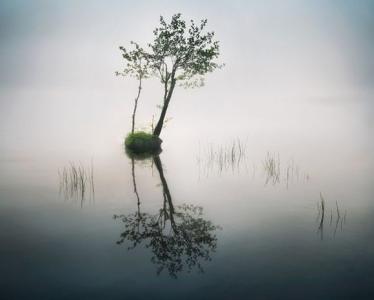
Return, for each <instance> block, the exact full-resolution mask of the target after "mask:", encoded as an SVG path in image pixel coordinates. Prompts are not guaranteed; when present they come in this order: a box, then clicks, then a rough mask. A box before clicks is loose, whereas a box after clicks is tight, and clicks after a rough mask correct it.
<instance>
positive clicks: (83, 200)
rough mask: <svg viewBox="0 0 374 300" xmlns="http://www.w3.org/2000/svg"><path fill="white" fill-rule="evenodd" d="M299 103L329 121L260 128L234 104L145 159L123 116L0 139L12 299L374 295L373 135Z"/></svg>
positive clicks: (5, 263) (6, 285)
mask: <svg viewBox="0 0 374 300" xmlns="http://www.w3.org/2000/svg"><path fill="white" fill-rule="evenodd" d="M299 105H300V107H304V108H308V109H314V111H315V112H316V113H317V116H318V115H319V116H320V115H321V114H322V115H323V114H324V113H326V111H329V112H331V111H335V112H336V113H337V115H336V118H335V119H334V122H335V124H333V125H331V121H329V122H327V121H326V122H325V123H324V124H323V126H322V125H321V128H324V129H323V130H322V129H321V130H319V129H318V127H317V123H319V122H320V119H318V118H316V119H315V125H316V127H315V128H316V129H315V130H316V131H317V134H316V133H315V132H314V131H313V130H311V128H310V127H309V126H311V124H308V125H307V126H306V125H305V124H303V123H300V126H299V128H297V130H295V128H293V127H286V129H284V128H283V129H279V128H282V125H285V124H286V123H283V124H282V123H281V122H280V123H279V127H278V126H277V127H274V128H273V130H270V129H269V130H263V131H261V130H257V129H252V128H253V127H254V126H252V125H251V126H250V125H248V127H245V126H243V124H244V123H245V122H249V124H250V122H251V121H250V120H248V119H247V117H246V114H245V113H238V114H237V122H238V123H239V124H240V126H238V127H234V126H233V125H231V127H227V130H226V131H223V132H220V133H216V134H211V135H209V132H213V131H210V129H205V130H206V132H205V131H204V129H202V131H200V134H199V136H195V135H194V130H195V129H196V128H195V127H190V129H186V133H185V137H183V138H181V137H179V136H178V128H176V127H178V126H181V127H182V128H186V126H184V127H183V122H187V120H183V118H182V120H181V121H178V122H177V121H175V122H174V123H171V125H170V127H169V128H167V129H165V135H164V143H163V148H164V150H163V152H162V153H161V154H159V156H156V157H153V158H152V157H148V158H141V159H139V158H137V157H135V158H134V157H129V156H128V155H127V154H126V153H125V151H124V149H123V147H122V145H121V141H120V139H116V138H112V137H113V136H115V135H116V133H118V134H119V135H118V136H120V132H121V130H122V129H121V128H118V130H117V131H116V132H114V133H113V132H110V131H108V134H107V135H105V134H101V136H100V137H101V140H99V141H93V139H91V138H90V137H85V138H84V137H83V134H82V141H81V143H78V142H75V143H72V144H71V145H69V146H67V142H66V141H67V140H68V138H67V137H66V136H65V137H64V136H61V140H60V142H59V141H56V139H54V138H52V137H51V138H50V140H48V139H46V140H45V141H44V143H43V144H40V145H35V144H32V145H33V146H34V147H35V149H40V150H39V151H31V150H30V149H32V147H31V144H30V146H29V148H27V149H24V148H22V147H21V146H20V144H21V142H18V143H16V140H15V141H14V142H13V144H8V145H3V151H2V154H1V162H0V164H1V185H0V188H1V189H0V192H1V202H0V207H1V209H0V211H1V212H0V213H1V218H0V223H1V225H0V228H2V230H1V233H0V235H1V236H0V238H1V250H0V251H1V253H0V265H1V268H2V272H1V281H0V282H1V290H2V293H3V296H4V297H5V298H4V299H103V298H105V299H112V298H113V299H114V298H118V297H122V298H126V299H146V298H152V299H176V298H180V299H191V298H195V299H208V298H210V299H248V297H253V298H256V299H284V298H288V299H316V298H319V299H372V298H373V297H374V289H373V286H374V260H373V257H374V256H373V253H374V243H373V228H374V227H373V226H374V221H373V220H374V204H373V195H374V193H373V185H372V174H373V161H372V152H371V151H370V150H371V149H372V148H371V143H370V142H368V140H369V139H365V134H363V130H364V129H363V127H361V125H360V123H359V124H358V125H357V124H356V123H354V122H353V121H352V122H347V120H349V119H346V118H343V117H344V116H346V114H345V113H344V112H343V111H345V110H344V109H345V107H344V106H341V105H336V106H332V107H331V105H329V106H327V107H326V106H325V105H322V104H320V103H319V104H318V103H317V104H315V103H314V104H305V103H304V104H299ZM303 105H304V106H303ZM346 105H347V104H346ZM342 107H343V108H342ZM352 107H353V105H352V104H350V105H348V106H347V107H346V108H347V111H350V112H351V111H352ZM339 116H340V117H341V118H340V119H339ZM356 117H358V116H354V115H353V116H351V118H352V119H353V120H355V118H356ZM310 119H312V118H311V117H310ZM246 120H247V121H246ZM343 121H344V122H343ZM108 122H109V123H110V122H111V121H110V119H108ZM212 122H214V120H213V121H212ZM283 122H286V121H283ZM355 124H356V125H355ZM184 125H186V124H184ZM312 125H313V123H312ZM206 128H210V125H209V124H208V125H207V126H206ZM230 128H231V129H233V128H236V130H235V132H236V135H231V134H230ZM264 128H266V126H265V124H264ZM277 128H278V129H277ZM79 130H80V132H85V131H86V129H79ZM356 130H357V131H356ZM233 131H234V130H233ZM272 131H273V132H275V133H274V134H273V133H271V132H272ZM125 132H126V131H125ZM36 133H37V132H36ZM36 133H35V134H36ZM68 136H69V135H68ZM105 137H106V138H105ZM35 138H38V137H37V136H35ZM90 143H91V144H90ZM10 145H11V146H13V147H14V148H13V149H11V150H9V149H7V147H8V148H10ZM29 150H30V151H29ZM72 166H75V167H76V168H77V170H78V171H77V174H79V171H80V172H81V173H82V174H85V176H86V179H85V185H84V186H85V190H84V192H83V194H82V188H81V185H79V184H77V183H75V185H74V179H73V177H71V176H72V175H71V172H72V170H71V169H72ZM64 174H67V175H64ZM134 185H135V186H134ZM134 188H135V189H134ZM322 202H323V206H324V208H323V209H322V207H321V205H322Z"/></svg>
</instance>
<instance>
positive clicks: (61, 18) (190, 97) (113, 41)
mask: <svg viewBox="0 0 374 300" xmlns="http://www.w3.org/2000/svg"><path fill="white" fill-rule="evenodd" d="M176 12H181V13H182V14H183V16H184V17H185V18H186V19H190V18H191V19H202V18H207V19H208V28H209V29H210V30H214V31H215V32H216V37H217V39H218V40H220V42H221V53H222V55H221V58H220V59H221V61H222V62H224V63H225V64H226V66H225V68H224V69H222V70H219V71H217V72H215V73H214V74H210V75H208V76H207V78H206V85H205V86H204V87H203V88H200V89H194V90H185V89H183V88H178V89H177V90H176V92H175V95H174V98H173V99H172V103H171V106H170V109H169V112H168V116H169V117H171V118H173V119H172V121H171V122H170V124H169V125H168V128H167V129H166V130H165V134H166V133H167V134H169V135H170V136H173V135H180V134H184V135H190V136H192V135H196V132H200V133H202V134H203V135H209V136H212V137H214V136H215V132H216V131H220V133H219V136H221V135H222V133H226V135H227V136H232V135H233V134H234V135H235V134H244V135H248V134H264V133H266V132H272V133H274V132H279V133H282V132H283V131H284V132H287V134H288V135H289V134H290V133H292V132H295V134H298V135H301V136H302V135H303V133H302V132H301V131H303V129H301V128H304V129H305V128H306V129H307V130H308V134H309V135H313V134H315V135H317V136H318V135H319V133H321V132H324V133H326V131H327V132H330V134H331V135H332V136H335V137H336V136H339V135H341V136H342V135H343V137H342V138H344V137H345V138H346V136H352V134H353V132H355V133H356V134H354V135H355V137H354V138H355V139H357V142H358V143H361V144H362V143H368V140H369V138H368V137H369V131H371V130H372V124H373V123H372V121H371V114H372V113H373V104H372V98H373V79H374V77H373V74H374V62H373V60H372V53H374V39H373V37H372V32H373V29H374V18H373V13H374V4H373V3H372V2H371V1H359V2H357V1H345V2H344V3H343V2H340V1H329V2H328V3H327V2H326V1H266V2H264V1H205V2H204V3H201V2H200V1H152V3H149V2H145V1H138V2H136V3H135V2H133V1H106V2H103V1H79V2H77V1H64V2H57V1H1V2H0V41H1V44H0V63H1V66H2V68H1V70H0V101H1V102H0V105H1V106H0V107H1V112H0V123H1V129H0V130H1V131H0V135H1V142H0V149H1V153H2V154H3V155H5V154H6V153H8V155H15V154H16V153H17V152H23V151H25V150H27V151H28V152H30V151H35V152H40V151H44V152H46V151H54V152H58V150H57V148H58V147H56V143H55V142H58V143H60V142H62V143H61V144H64V143H65V145H67V144H69V145H70V146H69V147H73V148H74V147H89V148H92V147H93V148H98V147H100V145H102V144H103V143H107V142H111V141H114V140H115V141H117V142H119V141H121V140H122V138H123V136H124V135H125V134H126V132H127V131H128V128H129V125H130V114H131V107H132V103H133V98H134V97H135V93H136V82H134V81H133V80H131V79H124V78H119V77H116V76H115V75H114V72H115V71H117V70H121V67H122V66H123V61H122V59H121V55H120V51H119V49H118V47H119V46H120V45H122V46H128V45H129V42H130V41H131V40H134V41H137V42H139V43H140V44H142V45H144V46H145V45H146V44H147V43H148V42H149V41H151V39H152V30H153V28H154V27H155V26H157V24H158V19H159V16H160V15H163V16H165V17H166V18H170V16H171V15H172V14H173V13H176ZM161 97H162V91H161V85H160V84H159V83H158V82H157V81H156V80H148V81H147V82H145V84H144V92H143V94H142V96H141V99H140V108H139V114H138V119H137V121H138V125H139V127H142V126H147V125H148V124H149V123H150V122H151V119H152V115H155V118H157V115H158V113H159V110H158V108H157V105H158V104H160V102H161V99H162V98H161ZM233 117H235V118H234V119H233ZM309 130H310V131H309ZM357 133H359V134H357ZM77 141H79V145H78V144H77ZM74 145H76V146H74ZM82 145H84V146H82ZM61 151H66V149H65V148H64V147H62V149H61Z"/></svg>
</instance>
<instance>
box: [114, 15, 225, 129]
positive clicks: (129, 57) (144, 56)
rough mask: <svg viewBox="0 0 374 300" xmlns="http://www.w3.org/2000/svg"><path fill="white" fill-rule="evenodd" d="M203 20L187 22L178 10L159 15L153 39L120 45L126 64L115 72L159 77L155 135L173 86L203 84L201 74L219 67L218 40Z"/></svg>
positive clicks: (196, 85)
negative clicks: (129, 46)
mask: <svg viewBox="0 0 374 300" xmlns="http://www.w3.org/2000/svg"><path fill="white" fill-rule="evenodd" d="M206 25H207V19H203V20H201V21H200V22H199V23H195V21H193V20H191V21H190V23H189V24H188V25H187V24H186V21H185V20H183V19H182V15H181V14H180V13H178V14H175V15H173V16H172V18H171V20H170V22H167V21H165V19H164V18H163V17H162V16H161V17H160V25H159V26H158V27H156V29H154V31H153V35H154V40H153V41H152V42H151V43H149V44H148V48H147V49H146V50H145V49H143V48H141V47H140V46H139V45H138V44H137V43H135V42H132V44H133V45H135V49H134V50H132V51H128V50H127V49H126V48H124V47H120V50H121V51H122V56H123V58H124V59H125V60H126V62H127V64H126V66H125V69H124V70H123V72H118V74H123V75H130V76H135V77H136V78H139V76H143V77H148V76H155V77H157V78H159V79H160V81H161V83H162V85H163V90H164V95H163V105H162V111H161V115H160V118H159V121H158V123H157V125H156V127H155V128H154V131H153V134H154V135H157V136H159V135H160V133H161V130H162V126H163V123H164V119H165V115H166V111H167V108H168V105H169V102H170V99H171V97H172V95H173V92H174V88H175V85H176V84H177V83H178V84H179V85H181V86H184V87H198V86H202V85H203V84H204V75H205V74H206V73H208V72H212V71H214V70H215V69H217V68H220V67H222V66H223V65H222V64H219V63H218V62H217V61H216V59H217V58H218V56H219V54H220V51H219V50H220V48H219V42H218V41H217V40H215V39H214V36H215V34H214V32H213V31H206V30H205V27H206Z"/></svg>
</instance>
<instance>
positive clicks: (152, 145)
mask: <svg viewBox="0 0 374 300" xmlns="http://www.w3.org/2000/svg"><path fill="white" fill-rule="evenodd" d="M161 143H162V140H161V139H160V138H159V137H158V136H155V135H153V134H150V133H146V132H144V131H138V132H134V133H129V134H128V135H127V137H126V139H125V146H126V148H127V149H128V150H130V151H131V152H133V153H155V152H158V151H160V150H161Z"/></svg>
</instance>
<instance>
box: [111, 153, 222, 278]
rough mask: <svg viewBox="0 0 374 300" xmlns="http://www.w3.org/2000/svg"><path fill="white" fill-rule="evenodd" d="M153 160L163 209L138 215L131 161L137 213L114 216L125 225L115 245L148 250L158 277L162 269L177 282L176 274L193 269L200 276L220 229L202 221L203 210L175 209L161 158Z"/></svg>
mask: <svg viewBox="0 0 374 300" xmlns="http://www.w3.org/2000/svg"><path fill="white" fill-rule="evenodd" d="M152 160H153V164H154V165H155V166H156V169H157V171H158V173H159V176H160V180H161V184H162V194H163V200H164V201H163V205H162V207H161V209H160V210H159V212H158V213H156V214H149V213H142V212H141V211H140V198H139V194H138V191H137V188H136V180H135V171H134V170H135V169H134V159H133V158H132V160H131V161H132V177H133V184H134V192H135V194H136V197H137V199H138V209H137V211H136V212H135V213H132V214H128V215H115V216H114V218H115V219H119V220H121V221H122V222H123V225H124V231H123V232H122V233H121V237H120V239H119V240H118V241H117V244H122V243H125V242H126V241H127V242H130V243H131V245H130V246H129V249H134V248H136V247H137V246H138V245H140V244H143V245H145V246H146V248H150V249H151V251H152V253H153V256H152V259H151V261H152V262H153V263H154V264H156V265H157V266H158V269H157V274H160V273H161V272H162V271H163V270H164V269H165V270H167V272H168V273H169V275H170V276H172V277H175V278H176V277H177V274H178V273H180V272H182V271H187V272H189V271H191V270H192V269H193V268H197V269H198V270H199V271H201V272H203V268H202V265H201V263H202V262H203V261H209V260H211V257H210V255H211V253H212V252H214V251H215V249H216V247H217V237H216V230H217V229H218V228H219V227H218V226H216V225H214V224H213V223H212V222H211V221H207V220H205V219H204V218H203V208H202V207H199V206H194V205H186V204H183V205H180V206H174V205H173V202H172V197H171V194H170V190H169V187H168V184H167V181H166V179H165V176H164V172H163V168H162V163H161V160H160V157H159V156H158V155H157V156H154V157H152Z"/></svg>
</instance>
